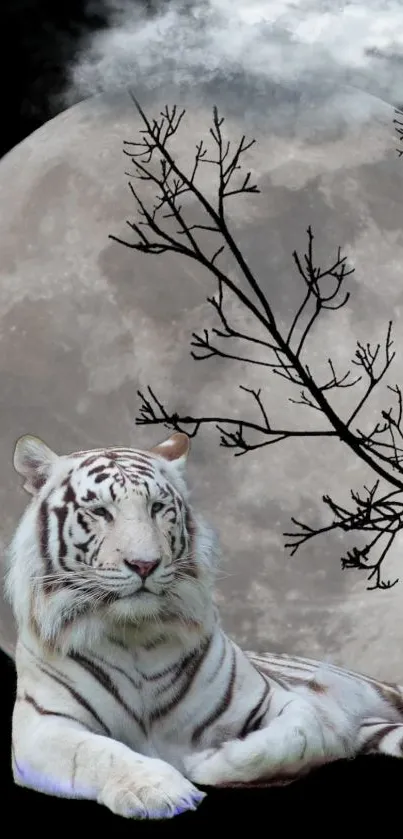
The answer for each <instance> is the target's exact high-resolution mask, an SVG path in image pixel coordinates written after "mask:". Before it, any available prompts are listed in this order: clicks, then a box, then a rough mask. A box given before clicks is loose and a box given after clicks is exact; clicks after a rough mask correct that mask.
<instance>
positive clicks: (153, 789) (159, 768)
mask: <svg viewBox="0 0 403 839" xmlns="http://www.w3.org/2000/svg"><path fill="white" fill-rule="evenodd" d="M151 764H152V766H151ZM205 795H206V794H205V793H204V792H201V791H200V790H198V789H196V787H194V786H193V784H192V783H191V782H190V781H188V780H187V779H186V778H184V777H183V775H181V774H180V772H177V770H176V769H174V768H173V767H171V766H169V765H168V764H166V763H164V761H162V760H157V759H155V760H154V759H152V760H151V759H150V760H149V761H147V766H144V767H141V769H140V771H139V769H138V768H136V771H135V772H133V773H126V772H124V773H122V775H119V776H115V777H112V778H111V779H110V780H109V781H108V782H107V783H106V784H105V786H104V788H103V790H102V792H101V794H100V795H99V797H98V802H99V803H100V804H104V805H105V806H106V807H108V808H109V809H110V810H112V812H113V813H116V815H118V816H124V817H125V818H132V819H171V818H173V816H177V815H180V813H185V812H186V811H187V810H196V808H197V807H198V805H199V804H200V803H201V801H202V800H203V798H205Z"/></svg>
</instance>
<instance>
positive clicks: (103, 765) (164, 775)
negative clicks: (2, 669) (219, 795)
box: [12, 703, 204, 819]
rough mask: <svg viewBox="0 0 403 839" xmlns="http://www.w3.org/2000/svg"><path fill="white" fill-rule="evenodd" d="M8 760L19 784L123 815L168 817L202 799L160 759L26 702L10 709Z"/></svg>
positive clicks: (143, 817) (175, 771) (186, 781)
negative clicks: (11, 716) (36, 708)
mask: <svg viewBox="0 0 403 839" xmlns="http://www.w3.org/2000/svg"><path fill="white" fill-rule="evenodd" d="M45 714H46V715H45ZM12 759H13V774H14V780H15V782H16V783H17V784H18V785H19V786H24V787H29V788H31V789H34V790H37V791H38V792H45V793H48V794H50V795H55V796H60V797H65V798H86V799H90V800H95V801H98V802H99V803H100V804H104V805H105V806H106V807H109V809H110V810H112V812H113V813H117V814H118V815H120V816H126V817H127V818H130V817H131V818H137V819H147V818H149V819H160V818H170V817H171V816H174V815H176V814H178V813H181V812H184V811H185V810H194V809H195V808H196V806H197V804H199V803H200V801H201V800H202V798H204V794H203V793H202V792H200V791H199V790H197V789H196V788H195V787H194V786H193V784H191V783H190V782H189V781H188V780H186V778H184V777H183V776H182V775H181V774H180V772H178V771H177V770H176V769H174V768H173V767H172V766H170V765H169V764H168V763H165V761H162V760H158V759H154V758H150V757H145V756H144V755H141V754H137V753H136V752H133V751H132V750H131V749H129V748H128V747H127V746H125V745H123V744H122V743H119V742H118V741H116V740H113V739H111V738H110V737H107V736H103V735H101V734H95V733H92V732H91V731H89V729H88V728H87V727H86V726H84V724H82V723H80V722H78V721H77V722H76V721H74V720H69V719H66V718H65V719H63V718H62V715H61V714H60V715H59V716H52V715H51V714H49V712H48V711H46V712H44V710H43V709H41V710H40V712H39V713H37V712H36V711H35V709H34V708H33V707H31V706H28V705H27V704H26V703H25V705H24V707H20V706H19V705H17V706H16V709H15V711H14V718H13V749H12Z"/></svg>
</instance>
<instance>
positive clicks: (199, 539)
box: [6, 433, 215, 647]
mask: <svg viewBox="0 0 403 839" xmlns="http://www.w3.org/2000/svg"><path fill="white" fill-rule="evenodd" d="M188 452H189V438H188V437H187V435H186V434H182V433H177V434H173V435H172V436H171V437H169V438H168V439H167V440H165V441H164V442H162V443H160V444H159V445H157V446H155V447H154V448H152V449H151V450H147V451H144V450H141V449H131V448H122V447H113V448H106V449H94V450H90V451H80V452H75V453H73V454H69V455H62V456H59V455H57V454H56V453H55V452H53V451H52V450H51V449H50V448H49V447H48V446H47V445H46V444H45V443H43V442H42V441H41V440H39V439H38V438H36V437H31V436H24V437H22V438H20V439H19V440H18V441H17V444H16V447H15V452H14V467H15V469H16V471H17V472H18V473H19V474H20V475H21V476H22V477H23V479H24V489H25V490H26V491H27V492H28V493H30V495H31V496H32V498H31V501H30V504H29V505H28V507H27V509H26V511H25V513H24V515H23V516H22V519H21V521H20V523H19V526H18V528H17V531H16V533H15V536H14V538H13V541H12V543H11V547H10V552H9V568H8V573H7V580H6V590H7V593H8V596H9V599H10V601H11V604H12V606H13V609H14V614H15V616H16V619H17V623H18V625H19V629H20V631H21V630H22V629H23V628H24V627H28V628H30V629H31V631H33V630H34V631H35V634H36V635H37V636H38V635H39V637H40V638H41V640H42V641H44V642H45V643H47V644H49V645H51V646H52V645H58V644H61V645H62V646H64V647H66V646H67V647H71V646H75V645H77V644H81V643H82V642H84V641H85V643H87V644H88V643H91V638H93V639H96V638H97V637H98V636H99V632H100V631H102V630H105V628H106V629H109V631H110V630H111V629H112V630H113V627H117V626H122V625H125V626H126V627H127V626H130V627H131V628H132V629H133V628H134V630H137V632H139V633H140V632H142V633H143V634H144V633H145V632H147V631H148V632H149V631H153V632H157V631H165V632H166V631H167V629H168V627H169V625H170V624H171V625H174V624H175V623H176V625H177V626H180V627H182V630H183V629H185V631H186V626H188V627H189V626H190V625H192V624H197V623H198V622H202V623H203V622H204V621H205V620H206V615H207V614H208V613H209V612H210V609H209V603H210V602H211V583H212V577H213V574H212V572H213V565H214V563H213V561H212V560H213V557H214V556H215V551H214V537H213V535H212V533H211V531H210V530H209V529H208V528H207V527H206V525H205V524H204V523H203V522H202V521H201V520H200V519H199V518H196V517H195V515H194V513H193V512H192V510H191V508H190V506H189V503H188V492H187V488H186V484H185V480H184V467H185V464H186V460H187V455H188Z"/></svg>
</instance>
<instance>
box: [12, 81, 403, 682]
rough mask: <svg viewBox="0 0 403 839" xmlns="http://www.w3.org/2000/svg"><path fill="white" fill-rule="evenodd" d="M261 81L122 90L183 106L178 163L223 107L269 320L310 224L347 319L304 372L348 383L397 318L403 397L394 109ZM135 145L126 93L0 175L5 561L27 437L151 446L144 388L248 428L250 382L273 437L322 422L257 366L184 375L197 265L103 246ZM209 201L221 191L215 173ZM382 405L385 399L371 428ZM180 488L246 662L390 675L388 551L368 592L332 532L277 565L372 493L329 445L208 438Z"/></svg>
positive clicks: (89, 109) (398, 591)
mask: <svg viewBox="0 0 403 839" xmlns="http://www.w3.org/2000/svg"><path fill="white" fill-rule="evenodd" d="M253 84H255V83H253ZM253 84H252V83H251V84H247V83H246V82H245V80H242V79H241V80H238V81H237V80H236V79H235V80H232V82H231V83H229V82H228V83H225V84H224V83H223V84H222V85H221V86H220V85H218V86H216V87H215V88H214V90H213V89H212V88H209V86H208V85H205V86H204V87H200V90H198V91H196V89H195V87H193V88H192V91H191V93H189V91H186V88H185V87H183V88H180V89H177V90H174V89H173V88H170V87H169V86H167V87H166V89H165V88H163V87H161V88H160V89H159V90H158V91H154V92H153V93H151V92H150V91H148V92H147V91H145V90H141V89H140V88H138V89H137V88H136V91H135V92H136V94H137V96H138V97H139V98H140V100H141V103H142V105H143V107H144V109H145V110H146V112H147V114H149V115H150V116H157V115H158V114H159V112H160V110H161V108H162V107H163V106H164V104H165V103H166V102H167V103H168V104H173V103H175V102H176V103H177V104H178V106H180V107H186V109H187V114H186V117H185V120H184V122H183V126H182V130H181V132H180V134H179V137H178V138H177V141H176V145H175V149H176V154H177V158H178V159H180V160H181V162H182V163H183V165H184V166H189V165H190V163H191V161H192V157H193V153H194V147H195V144H196V142H197V141H198V140H199V139H200V138H201V137H203V138H205V139H206V140H208V131H209V127H210V124H211V113H212V107H213V105H214V104H217V105H218V107H219V109H220V111H221V113H222V115H223V116H225V117H226V123H225V127H226V131H227V134H228V137H229V138H231V139H232V138H233V139H236V138H239V137H240V135H242V134H243V133H245V134H246V135H247V136H253V137H256V140H257V144H256V146H254V147H253V148H252V149H251V150H250V152H248V158H247V164H248V167H249V168H250V169H251V170H252V175H253V179H254V180H255V181H257V182H258V185H259V187H260V190H261V193H260V194H259V195H250V196H245V197H242V198H239V200H238V199H236V200H234V201H233V203H232V204H231V208H230V212H229V222H230V225H231V229H232V231H233V234H234V236H235V238H236V241H237V243H238V244H239V246H240V248H241V250H242V252H243V253H244V255H245V257H246V258H247V260H248V262H249V264H250V266H251V267H252V268H253V270H254V272H255V275H256V277H257V278H258V279H259V281H260V283H261V285H262V288H263V289H264V291H265V292H266V294H267V296H268V298H269V299H270V300H271V302H272V304H273V307H274V308H275V311H276V314H277V317H278V319H279V321H280V322H286V320H287V318H289V317H290V315H291V313H292V312H293V311H294V310H295V306H296V302H297V301H298V300H299V299H300V294H301V287H300V284H299V278H298V276H297V273H296V270H295V266H294V263H293V259H292V251H293V250H294V249H297V250H298V252H299V253H300V254H301V255H302V254H303V253H304V251H305V249H306V244H307V235H306V230H307V227H308V225H309V224H311V225H312V228H313V232H314V235H315V247H316V248H317V253H318V261H319V262H320V263H321V264H322V265H323V264H324V263H325V261H326V262H328V261H329V260H330V259H332V258H333V257H334V256H335V254H336V252H337V247H338V246H339V245H340V246H341V248H342V252H343V253H345V254H346V255H347V257H348V261H349V264H350V265H351V266H354V267H355V274H354V275H353V278H352V281H351V298H350V301H349V303H348V306H347V307H346V308H344V309H342V310H341V311H339V312H337V313H333V314H332V313H330V314H329V316H327V317H326V318H324V320H323V322H322V323H320V324H319V325H318V326H317V327H315V329H314V332H313V334H312V339H311V344H310V359H311V362H312V365H313V366H314V367H315V365H316V367H317V369H318V370H320V369H321V365H323V363H324V360H326V358H327V357H328V356H329V355H331V356H332V358H333V361H334V362H335V365H336V367H337V368H338V369H339V370H344V369H345V368H346V367H347V366H348V363H349V359H350V358H351V357H352V356H353V354H354V350H355V341H356V340H357V339H359V340H364V341H367V340H371V341H373V340H375V341H376V340H382V339H383V338H384V336H385V332H386V327H387V323H388V321H389V320H390V319H391V318H393V320H394V339H395V349H396V353H397V356H396V360H395V362H394V365H393V367H392V370H391V375H390V377H389V379H388V382H389V383H391V384H394V383H395V382H399V381H400V382H403V346H402V334H403V330H402V318H403V281H402V264H403V233H402V199H403V189H402V179H403V162H402V161H399V159H398V156H397V153H396V146H397V138H396V136H395V133H394V127H393V117H394V112H393V108H392V107H391V106H389V105H387V104H385V103H384V102H382V101H381V100H379V99H377V98H376V97H373V96H370V95H369V94H366V93H364V92H362V91H361V92H360V91H358V90H355V89H354V88H342V89H339V90H336V89H333V90H324V89H323V90H321V91H319V92H318V91H315V92H314V91H310V90H304V91H300V92H299V93H296V91H295V90H289V91H287V89H285V88H281V89H280V88H276V87H273V86H270V85H269V84H268V85H267V86H265V85H262V84H259V85H258V83H257V82H256V86H255V87H253ZM140 128H141V124H140V120H139V117H138V115H137V114H136V111H135V109H134V107H133V104H132V102H131V100H130V97H129V95H128V94H127V93H126V92H122V93H121V94H119V95H118V94H116V95H112V96H107V95H104V96H100V97H94V98H92V99H89V100H86V101H84V102H82V103H80V104H79V105H76V106H74V107H73V108H70V109H69V110H67V111H65V112H64V113H62V114H61V115H59V116H58V117H57V118H56V119H54V120H52V121H50V122H49V123H47V124H46V125H45V126H43V127H42V128H41V129H40V130H39V131H37V132H35V133H34V134H33V135H32V136H30V137H29V138H28V139H26V140H25V141H24V142H23V143H21V144H20V145H19V146H18V147H16V148H15V149H14V150H13V151H12V152H11V153H9V154H8V155H7V156H6V157H5V158H4V159H3V160H2V162H1V164H0V201H1V206H2V208H3V212H2V214H1V218H0V252H1V264H0V342H1V347H0V350H1V352H0V399H1V436H0V468H1V475H2V481H1V485H0V503H1V510H2V517H1V525H0V527H1V533H0V536H1V548H2V553H3V556H4V555H5V552H6V548H7V544H8V542H9V540H10V537H11V535H12V532H13V529H14V528H15V526H16V524H17V521H18V518H19V516H20V514H21V512H22V510H23V509H24V506H25V504H26V502H27V496H26V495H25V493H24V492H23V490H22V489H21V487H20V482H19V480H18V476H17V475H16V474H15V473H14V471H13V467H12V452H13V447H14V442H15V440H16V438H17V437H18V436H19V435H21V434H24V433H32V434H36V435H38V436H40V437H41V438H42V439H44V440H45V441H46V442H47V444H48V445H50V446H51V447H53V448H54V449H55V450H56V451H58V452H60V453H67V452H69V451H73V450H77V449H81V448H91V447H95V446H99V445H113V444H119V445H127V444H129V445H133V446H139V447H142V446H144V447H147V446H150V445H152V444H154V443H155V442H158V441H159V440H160V439H161V438H162V437H163V436H164V433H165V431H164V429H162V428H160V427H159V428H152V427H136V425H135V417H136V416H137V415H138V410H139V404H140V403H139V399H138V397H137V390H138V388H140V389H144V388H145V387H146V386H147V385H148V384H149V385H151V386H152V387H153V388H154V390H155V392H156V393H157V394H158V396H159V397H161V398H162V399H163V400H164V401H165V403H166V405H167V406H168V407H169V408H170V409H172V410H178V411H179V412H189V413H193V414H196V415H197V414H199V415H200V414H209V415H224V416H225V415H230V416H234V417H236V416H245V417H252V416H253V409H252V407H251V404H250V400H249V399H248V397H247V394H245V392H243V391H242V390H240V389H239V385H244V386H247V387H249V388H251V387H253V388H257V387H262V394H263V396H264V400H265V405H266V408H267V410H268V412H269V414H270V416H271V418H272V419H273V421H274V420H275V421H276V422H278V423H281V424H283V425H284V424H285V425H290V424H291V425H292V426H294V427H300V426H303V425H307V424H308V425H309V424H313V423H314V421H316V418H315V417H312V415H311V414H310V412H309V409H308V408H305V407H303V406H295V405H292V404H290V402H289V401H288V397H289V396H290V395H294V396H296V395H297V394H295V393H294V394H292V393H291V391H290V389H289V386H287V384H286V383H285V382H284V381H283V380H282V379H279V378H278V377H276V376H273V375H270V374H268V373H267V371H265V370H264V369H262V368H259V366H257V365H254V366H247V365H245V364H240V363H237V362H234V361H230V360H228V359H221V358H213V359H209V360H206V361H198V362H196V361H194V360H192V358H191V356H190V352H189V349H190V347H189V344H190V341H191V335H192V332H194V331H200V330H201V329H203V328H204V327H211V326H213V325H217V323H216V321H215V318H214V313H213V311H212V310H211V307H210V306H209V305H208V303H207V302H206V297H207V296H209V295H211V294H212V293H213V292H214V291H215V289H216V286H215V282H214V281H213V280H212V278H211V277H210V276H209V275H208V274H207V273H206V272H205V271H204V270H203V269H202V268H201V267H200V266H198V265H196V263H194V262H190V261H186V259H185V258H182V257H177V256H176V255H160V256H145V255H142V254H139V253H136V252H134V251H131V250H130V249H127V248H124V247H123V246H121V245H119V244H117V243H116V242H113V241H111V240H110V239H108V235H109V234H115V235H117V236H127V235H128V234H129V236H130V231H128V228H127V226H126V224H125V221H126V219H127V218H131V219H133V218H134V217H135V207H134V203H133V199H132V198H131V195H130V192H129V190H128V187H127V180H128V179H127V176H126V175H125V171H126V170H127V169H128V161H127V158H126V159H125V158H124V156H123V153H122V149H123V141H124V140H136V139H138V132H139V129H140ZM203 187H204V189H205V191H206V194H207V195H208V196H210V197H212V196H213V195H214V173H213V172H209V171H208V170H207V168H206V175H205V180H204V182H203ZM151 195H152V193H151V192H150V193H149V197H151ZM144 196H145V197H147V193H146V189H145V187H144ZM190 209H191V208H190ZM230 270H231V271H233V274H232V275H231V276H234V277H235V278H236V274H235V270H234V269H230ZM228 313H229V314H231V317H232V318H233V319H234V320H235V322H236V323H237V324H238V326H239V328H241V329H243V330H245V329H248V328H249V329H250V328H251V323H250V319H248V317H246V315H245V312H243V311H242V309H241V308H240V306H239V305H238V304H236V303H235V302H234V301H229V309H228ZM252 326H253V325H252ZM255 357H256V358H258V355H257V354H256V355H255ZM352 398H353V396H352V393H351V391H349V390H343V391H341V393H340V394H339V396H338V400H337V406H338V409H339V410H340V411H341V412H342V413H343V414H344V413H345V412H346V411H347V410H348V407H349V405H351V404H352V402H351V400H352ZM385 401H386V403H388V397H387V396H386V395H385V388H380V391H379V394H378V393H376V394H375V396H374V398H373V400H372V402H371V404H370V405H369V406H368V411H367V414H366V421H367V422H368V423H371V422H372V421H373V420H374V418H375V417H376V416H377V414H378V413H379V411H380V409H381V408H382V407H384V406H385ZM189 481H190V484H191V486H192V490H193V503H194V504H195V506H197V507H198V508H199V510H200V511H201V512H202V513H203V514H204V515H205V516H206V517H207V518H208V520H209V521H210V522H211V523H212V524H213V525H214V527H215V528H216V530H217V531H218V533H219V539H220V544H221V548H222V554H223V556H222V564H221V573H220V575H219V578H218V585H217V600H218V602H219V604H220V607H221V612H222V617H223V622H224V625H225V628H226V629H227V631H228V632H230V633H231V634H232V636H233V637H234V638H235V639H236V640H237V641H238V642H239V643H240V644H241V645H242V646H244V647H245V648H247V649H251V648H254V649H258V650H275V651H283V652H287V653H296V654H299V655H305V656H310V657H315V658H323V659H327V660H332V661H334V662H337V663H340V664H343V665H345V666H349V667H353V668H356V669H359V670H362V671H364V672H368V673H370V674H373V675H375V676H378V677H382V678H388V679H393V680H395V681H399V680H400V681H402V680H403V663H402V657H401V652H400V651H401V648H402V644H403V620H402V604H403V564H402V557H401V546H402V542H401V540H400V541H398V540H397V541H396V543H395V547H394V550H393V552H392V553H391V555H390V556H389V559H388V564H387V568H386V569H385V573H386V575H387V576H389V577H391V578H393V577H396V576H401V581H400V582H399V583H398V585H397V586H395V588H393V589H392V590H390V591H385V592H380V591H375V592H369V591H367V590H366V577H365V575H364V574H361V573H356V572H352V571H344V572H343V571H342V569H341V564H340V556H342V555H343V553H345V550H346V547H347V542H346V540H344V539H343V537H342V536H340V535H338V536H335V535H329V536H327V537H323V538H318V539H315V540H312V542H310V543H308V544H307V546H306V547H304V548H301V549H300V550H299V551H298V552H297V554H296V555H294V556H293V557H290V555H289V552H288V551H287V550H286V549H285V548H284V538H283V535H282V534H283V531H285V530H288V529H289V525H290V517H291V516H296V517H297V518H300V519H303V520H305V521H308V522H313V523H315V524H317V523H320V522H323V523H324V522H325V520H327V513H326V510H325V508H324V506H323V504H322V501H321V499H322V495H323V494H325V493H329V494H330V495H332V497H334V498H335V499H336V500H337V501H340V502H343V501H347V500H348V495H349V490H350V488H356V489H359V488H360V487H362V485H363V484H365V483H371V481H372V483H373V482H374V481H373V476H371V475H370V474H369V473H368V471H367V470H366V469H365V468H364V467H363V464H362V463H361V462H360V461H359V460H357V459H356V458H355V457H354V456H353V455H352V454H351V453H350V452H349V451H348V450H347V449H346V448H345V447H343V445H342V444H341V443H339V442H337V441H329V440H326V439H323V440H310V439H309V438H306V439H298V440H295V439H294V440H289V441H285V442H282V443H279V444H278V445H276V446H272V447H269V448H266V449H262V450H260V451H256V452H252V453H250V454H247V455H245V456H243V457H240V458H234V457H233V455H232V453H231V452H230V451H229V450H227V449H223V448H220V447H219V437H218V433H217V432H216V431H215V430H214V428H211V429H207V428H206V429H204V430H202V431H201V432H200V433H199V434H198V435H197V437H196V438H195V440H194V441H193V445H192V455H191V458H190V463H189ZM0 642H1V645H2V646H3V648H4V649H5V650H6V651H7V652H9V653H10V654H11V655H12V654H13V648H14V644H15V629H14V625H13V621H12V618H11V615H10V612H9V609H8V607H7V605H6V604H5V603H4V602H3V601H2V602H1V605H0Z"/></svg>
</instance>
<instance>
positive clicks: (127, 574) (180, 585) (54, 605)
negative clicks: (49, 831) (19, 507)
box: [6, 434, 403, 819]
mask: <svg viewBox="0 0 403 839" xmlns="http://www.w3.org/2000/svg"><path fill="white" fill-rule="evenodd" d="M188 450H189V439H188V437H187V436H186V435H185V434H173V435H172V436H171V437H170V438H169V439H168V440H166V441H165V442H163V443H161V444H159V445H157V446H156V447H155V448H153V449H151V450H150V451H143V450H139V449H129V448H107V449H99V450H92V451H81V452H77V453H74V454H70V455H67V456H58V455H56V454H55V453H54V452H53V451H51V450H50V449H49V448H48V447H47V446H46V445H45V444H44V443H43V442H41V441H40V440H39V439H37V438H34V437H29V436H26V437H22V438H21V439H20V440H19V441H18V442H17V445H16V449H15V454H14V465H15V468H16V470H17V472H18V473H19V474H20V475H22V476H23V478H24V488H25V489H26V490H27V491H28V492H29V493H31V495H32V499H31V501H30V504H29V506H28V507H27V510H26V511H25V514H24V515H23V517H22V519H21V521H20V524H19V526H18V528H17V531H16V533H15V536H14V539H13V541H12V544H11V548H10V554H9V567H8V572H7V580H6V590H7V593H8V596H9V599H10V601H11V604H12V607H13V610H14V614H15V617H16V621H17V625H18V644H17V650H16V666H17V676H18V682H17V698H16V702H15V708H14V713H13V747H12V764H13V773H14V778H15V781H16V783H17V784H20V785H22V786H26V787H30V788H33V789H36V790H39V791H42V792H45V793H50V794H52V795H57V796H64V797H71V798H74V797H75V798H87V799H93V800H96V801H98V802H99V803H101V804H104V805H106V806H107V807H109V808H110V809H111V810H112V811H113V812H114V813H118V814H120V815H121V816H126V817H132V818H138V819H144V818H148V819H158V818H168V817H171V816H173V815H175V814H177V813H180V812H183V811H184V810H191V809H194V808H195V807H196V806H197V805H198V804H199V803H200V802H201V800H202V799H203V797H204V795H205V792H203V791H202V790H200V789H198V786H197V785H199V786H202V787H203V786H209V785H215V786H219V785H230V786H236V785H245V784H249V785H251V784H252V785H267V784H270V783H277V782H286V781H290V780H292V779H295V778H296V777H298V776H299V775H301V774H303V773H305V772H306V771H308V770H309V769H311V768H313V767H315V766H318V765H320V764H323V763H326V762H329V761H334V760H337V759H339V758H345V757H353V756H354V755H356V754H358V753H369V752H382V753H385V754H390V755H396V756H399V757H400V756H401V754H402V743H403V691H402V690H401V689H400V688H399V687H397V686H393V685H388V684H385V683H380V682H377V681H376V680H373V679H370V678H368V677H364V676H359V675H357V674H354V673H351V672H350V671H343V670H340V669H339V668H337V667H333V666H331V665H324V664H320V663H317V662H313V661H309V660H306V659H301V658H292V657H288V656H279V655H276V656H275V655H257V654H253V653H243V652H242V651H241V650H240V649H239V648H238V647H237V646H236V644H234V643H233V642H232V641H231V640H230V639H229V638H228V637H227V636H226V635H225V634H224V632H223V630H222V628H221V625H220V620H219V616H218V614H217V610H216V608H215V606H214V604H213V599H212V587H213V582H214V572H215V566H216V554H217V551H216V548H215V542H214V539H213V536H212V534H211V532H210V530H209V529H208V527H207V526H206V525H205V524H204V523H203V522H202V521H201V519H200V518H199V517H198V516H196V515H195V514H194V512H193V510H192V509H191V507H190V505H189V500H188V493H187V489H186V485H185V481H184V475H183V473H184V466H185V461H186V457H187V454H188Z"/></svg>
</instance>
